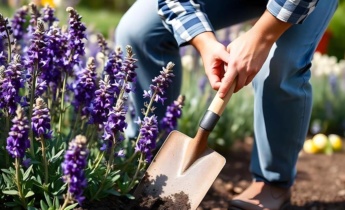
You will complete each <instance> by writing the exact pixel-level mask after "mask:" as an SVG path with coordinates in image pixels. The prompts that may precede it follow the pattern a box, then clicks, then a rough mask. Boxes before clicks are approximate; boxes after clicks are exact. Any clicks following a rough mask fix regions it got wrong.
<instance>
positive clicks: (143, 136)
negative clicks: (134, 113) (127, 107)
mask: <svg viewBox="0 0 345 210" xmlns="http://www.w3.org/2000/svg"><path fill="white" fill-rule="evenodd" d="M137 123H138V124H139V125H141V127H140V131H139V132H140V133H139V137H140V138H139V141H138V143H137V145H136V146H135V151H137V152H141V153H143V154H144V155H145V159H146V160H147V161H148V162H150V161H151V159H152V150H153V149H155V148H156V139H157V136H158V127H157V117H156V116H155V115H152V116H150V117H144V120H143V121H141V120H140V118H138V121H137Z"/></svg>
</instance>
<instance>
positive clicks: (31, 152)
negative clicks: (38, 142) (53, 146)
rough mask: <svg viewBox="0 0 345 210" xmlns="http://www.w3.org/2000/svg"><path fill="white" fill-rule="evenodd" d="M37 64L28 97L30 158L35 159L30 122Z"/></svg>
mask: <svg viewBox="0 0 345 210" xmlns="http://www.w3.org/2000/svg"><path fill="white" fill-rule="evenodd" d="M37 69H38V64H35V68H34V70H33V73H32V74H33V78H32V86H31V93H30V94H31V95H30V108H29V136H30V154H31V156H32V158H35V148H34V134H33V132H32V127H31V121H32V112H33V106H34V100H35V90H36V77H37Z"/></svg>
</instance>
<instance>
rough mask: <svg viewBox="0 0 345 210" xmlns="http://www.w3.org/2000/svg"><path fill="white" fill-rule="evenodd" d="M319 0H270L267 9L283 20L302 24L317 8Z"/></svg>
mask: <svg viewBox="0 0 345 210" xmlns="http://www.w3.org/2000/svg"><path fill="white" fill-rule="evenodd" d="M317 2H318V0H312V1H310V0H309V1H306V0H304V1H303V0H300V1H299V2H298V3H296V1H295V0H285V1H284V0H270V1H269V2H268V4H267V10H268V11H269V12H270V13H271V14H272V15H273V16H275V17H276V18H278V19H279V20H281V21H283V22H288V23H292V24H301V23H303V22H304V20H305V19H306V18H307V17H308V16H309V14H310V13H311V12H312V11H313V10H314V9H315V7H316V4H317Z"/></svg>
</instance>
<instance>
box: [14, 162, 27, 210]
mask: <svg viewBox="0 0 345 210" xmlns="http://www.w3.org/2000/svg"><path fill="white" fill-rule="evenodd" d="M19 162H20V160H19V158H18V157H17V158H15V167H16V184H17V188H18V196H19V199H20V200H21V202H22V205H23V207H24V208H25V209H26V208H27V204H26V199H25V197H24V195H23V189H22V185H21V179H20V163H19Z"/></svg>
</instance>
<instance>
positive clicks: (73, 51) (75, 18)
mask: <svg viewBox="0 0 345 210" xmlns="http://www.w3.org/2000/svg"><path fill="white" fill-rule="evenodd" d="M66 11H67V12H69V30H68V40H69V52H68V53H67V57H69V59H71V63H72V64H78V63H79V57H80V56H83V55H84V54H85V49H84V43H83V39H85V38H86V36H85V31H86V27H85V25H84V24H83V23H82V22H81V18H82V17H81V16H80V15H79V14H78V13H77V11H76V10H75V9H73V8H72V7H67V9H66Z"/></svg>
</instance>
